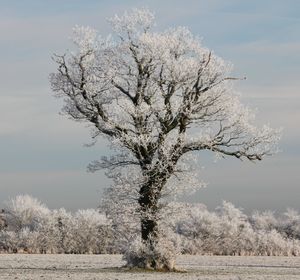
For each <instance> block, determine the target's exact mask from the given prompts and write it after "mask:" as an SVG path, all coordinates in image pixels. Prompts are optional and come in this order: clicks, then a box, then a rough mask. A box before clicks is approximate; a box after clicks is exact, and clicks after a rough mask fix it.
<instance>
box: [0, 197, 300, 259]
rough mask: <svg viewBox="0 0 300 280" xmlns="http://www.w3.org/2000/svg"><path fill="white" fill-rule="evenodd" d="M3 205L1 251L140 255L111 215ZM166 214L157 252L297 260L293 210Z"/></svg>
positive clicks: (299, 217)
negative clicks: (276, 214)
mask: <svg viewBox="0 0 300 280" xmlns="http://www.w3.org/2000/svg"><path fill="white" fill-rule="evenodd" d="M5 205H6V206H5V207H4V209H3V210H2V212H1V213H0V251H1V252H6V253H7V252H9V253H12V252H19V253H20V252H27V253H62V254H103V253H110V254H114V253H123V254H125V255H126V254H127V256H126V257H127V259H128V258H130V257H132V258H134V252H136V250H140V248H139V247H138V246H137V248H134V242H132V240H134V239H136V240H138V238H139V235H140V232H139V229H138V228H136V227H135V226H134V221H133V220H132V221H129V220H124V219H122V216H117V217H116V216H114V215H113V212H110V213H104V212H101V209H87V210H78V211H77V212H75V213H71V212H68V211H66V210H65V209H63V208H61V209H55V210H50V209H48V208H47V207H46V206H45V205H43V204H42V203H41V202H40V201H39V200H37V199H35V198H33V197H31V196H29V195H20V196H17V197H16V198H13V199H11V200H10V201H8V202H6V204H5ZM169 213H170V214H169V215H168V220H167V221H166V222H165V223H164V224H163V225H161V226H162V228H163V229H164V230H163V232H164V236H161V242H165V243H168V244H165V246H163V248H169V250H170V252H174V250H175V251H176V253H177V254H180V253H182V254H202V255H247V256H248V255H261V256H269V255H270V256H271V255H272V256H299V255H300V214H299V213H298V212H296V211H294V210H287V211H286V212H285V213H283V214H281V215H278V216H275V215H274V213H272V212H270V211H267V212H257V211H256V212H254V213H253V214H252V215H250V216H247V215H245V214H244V213H243V212H242V211H241V210H240V209H238V208H236V207H235V206H234V205H233V204H231V203H229V202H223V204H222V205H221V206H220V207H218V208H217V209H216V210H215V211H208V210H207V208H206V207H205V206H204V205H202V204H186V203H184V204H183V203H172V205H171V206H170V211H169ZM127 217H128V215H127ZM137 222H138V220H137ZM128 244H130V246H131V248H128V246H129V245H128ZM137 244H138V242H137ZM157 248H158V247H157ZM128 254H131V255H130V256H128ZM136 256H139V254H138V252H137V253H136Z"/></svg>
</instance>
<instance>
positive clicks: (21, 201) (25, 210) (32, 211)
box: [4, 195, 50, 232]
mask: <svg viewBox="0 0 300 280" xmlns="http://www.w3.org/2000/svg"><path fill="white" fill-rule="evenodd" d="M4 213H5V218H6V222H7V224H8V225H9V228H10V229H12V230H14V231H16V232H18V231H21V230H22V229H23V228H24V227H27V228H28V229H30V230H31V231H32V230H34V229H35V228H36V227H37V226H38V225H39V224H40V223H41V222H42V221H43V220H44V219H46V218H47V217H48V215H49V214H50V210H49V209H48V208H47V207H46V206H45V205H44V204H42V203H41V202H40V201H39V200H38V199H36V198H34V197H32V196H30V195H18V196H16V197H15V198H12V199H10V200H9V201H7V202H5V208H4Z"/></svg>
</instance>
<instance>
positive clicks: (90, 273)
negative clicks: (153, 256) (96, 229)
mask: <svg viewBox="0 0 300 280" xmlns="http://www.w3.org/2000/svg"><path fill="white" fill-rule="evenodd" d="M123 264H124V263H123V261H122V257H121V256H120V255H25V254H24V255H21V254H17V255H13V254H11V255H9V254H0V279H5V280H11V279H20V280H36V279H53V280H54V279H72V280H73V279H74V280H84V279H91V280H92V279H95V280H96V279H103V280H117V279H118V280H121V279H125V280H126V279H128V280H129V279H130V280H131V279H143V280H147V279H155V280H163V279H170V280H171V279H172V280H176V279H180V280H185V279H189V280H190V279H195V280H196V279H197V280H198V279H199V280H204V279H206V280H214V279H218V280H244V279H247V280H248V279H252V280H269V279H270V280H271V279H272V280H273V279H278V280H279V279H280V280H294V279H300V258H297V257H294V258H292V257H215V256H214V257H210V256H209V257H208V256H206V257H203V256H179V257H178V259H177V264H178V266H179V267H181V268H183V269H185V270H186V272H184V273H159V272H145V271H130V270H126V269H124V268H122V265H123Z"/></svg>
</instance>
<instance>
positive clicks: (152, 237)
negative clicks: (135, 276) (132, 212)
mask: <svg viewBox="0 0 300 280" xmlns="http://www.w3.org/2000/svg"><path fill="white" fill-rule="evenodd" d="M160 190H161V188H157V186H156V185H154V184H153V185H150V184H147V185H146V184H145V185H144V186H143V187H142V188H141V189H140V197H139V201H138V202H139V205H140V213H141V238H142V243H143V244H142V247H143V248H144V249H143V250H144V251H143V252H142V253H140V254H139V255H135V259H134V260H133V262H135V264H131V266H136V267H140V268H144V269H154V270H160V271H174V270H175V267H174V261H173V260H170V256H169V255H170V254H165V253H164V250H163V249H162V247H163V245H164V244H163V243H162V244H161V242H160V241H161V240H160V236H159V228H158V218H159V213H158V211H159V209H158V201H159V197H160Z"/></svg>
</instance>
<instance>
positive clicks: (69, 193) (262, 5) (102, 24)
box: [0, 0, 300, 212]
mask: <svg viewBox="0 0 300 280" xmlns="http://www.w3.org/2000/svg"><path fill="white" fill-rule="evenodd" d="M134 7H137V8H139V7H146V8H149V9H150V10H152V11H153V12H154V13H155V15H156V24H157V25H156V29H157V30H159V31H162V30H164V29H166V28H168V27H174V26H187V27H188V28H189V29H190V30H191V31H192V32H193V33H194V34H196V35H198V36H199V37H200V38H201V40H202V43H203V45H204V46H206V47H208V48H210V49H211V50H213V51H214V52H215V53H216V54H217V55H219V56H221V57H222V58H223V59H225V60H226V61H230V62H231V63H233V65H234V70H233V75H235V76H237V77H244V76H246V77H247V79H246V80H243V81H239V82H236V84H235V89H236V90H237V91H239V92H240V94H241V100H242V102H243V103H245V104H247V105H248V106H250V107H251V108H253V109H254V110H255V111H256V115H257V120H256V122H257V124H258V125H262V124H264V123H267V124H270V126H271V127H274V128H280V127H282V128H283V133H282V139H281V141H280V144H279V148H280V152H279V153H278V154H276V155H274V156H272V157H269V158H266V159H265V160H264V161H263V162H259V163H257V164H253V163H250V162H246V161H245V162H241V161H239V160H236V159H231V158H227V159H225V160H220V161H217V162H215V161H214V159H213V156H211V155H209V154H203V155H202V154H201V155H200V156H199V172H200V176H201V178H202V179H203V180H204V181H205V182H207V187H206V188H203V189H200V190H199V191H198V192H197V193H196V194H193V195H192V196H187V197H186V198H185V199H187V200H188V201H192V202H199V203H204V204H206V205H207V206H208V208H209V209H214V208H215V207H217V206H218V205H220V204H221V203H222V201H223V200H226V201H230V202H232V203H234V204H235V205H236V206H237V207H240V208H243V209H244V210H245V211H246V212H251V211H253V209H259V210H267V209H270V210H272V211H275V212H282V211H285V210H286V208H288V207H290V208H294V209H296V210H300V203H299V202H300V184H299V182H300V144H299V143H300V142H299V139H300V124H299V123H300V92H299V88H300V76H299V75H300V36H299V34H300V1H297V0H285V1H281V0H264V1H261V0H252V1H241V0H240V1H238V0H227V1H222V0H211V1H204V0H203V1H202V0H198V1H196V0H195V1H194V0H185V1H181V0H178V1H177V0H173V1H171V0H164V1H158V0H151V1H150V0H149V1H146V0H144V1H143V0H140V1H137V0H127V1H117V0H115V1H114V0H112V1H101V0H99V1H96V0H72V1H71V0H64V1H61V0H51V1H50V0H49V1H46V0H45V1H40V0H26V1H17V0H0V40H1V41H0V42H1V43H0V65H1V67H0V84H1V86H0V208H1V207H2V206H3V202H4V201H7V200H9V199H11V198H13V197H14V196H16V195H18V194H30V195H32V196H34V197H37V198H38V199H40V200H41V201H42V202H44V203H45V204H46V205H47V206H48V207H50V208H60V207H65V208H66V209H68V210H71V211H75V210H76V209H82V208H95V207H97V206H98V204H99V202H100V199H101V195H102V192H103V189H104V188H105V187H107V186H109V185H110V181H109V180H108V179H107V178H106V177H105V175H104V173H103V172H102V171H99V172H96V173H88V172H87V171H86V166H87V165H88V163H89V162H91V161H92V160H95V159H99V158H100V157H101V156H102V155H107V154H109V153H110V151H109V147H108V143H107V142H105V141H104V140H101V139H100V140H99V141H98V143H97V144H96V145H95V146H93V147H89V148H88V147H86V145H85V144H88V143H90V142H91V139H90V128H89V127H88V126H87V125H85V124H83V123H75V122H73V121H72V120H70V119H68V118H67V117H65V116H62V115H61V114H59V112H60V109H61V107H62V100H59V99H56V98H55V97H54V96H53V93H52V92H51V89H50V83H49V79H48V77H49V74H50V73H51V72H55V70H56V68H55V67H56V65H55V64H54V62H53V61H52V59H51V56H52V55H53V54H54V53H57V54H63V53H64V52H65V51H66V50H68V49H70V50H72V48H73V46H72V44H71V43H70V37H71V35H72V28H73V27H74V26H75V25H76V24H77V25H83V26H87V25H88V26H91V27H93V28H95V29H97V30H98V31H99V33H100V34H103V35H107V34H109V33H110V32H111V31H110V27H109V24H108V23H107V18H109V17H112V16H113V15H115V14H122V13H123V12H124V11H125V10H130V9H131V8H134Z"/></svg>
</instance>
